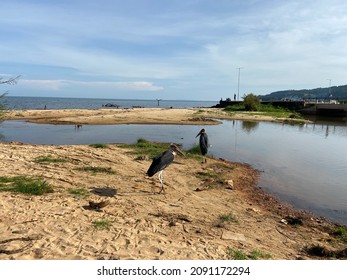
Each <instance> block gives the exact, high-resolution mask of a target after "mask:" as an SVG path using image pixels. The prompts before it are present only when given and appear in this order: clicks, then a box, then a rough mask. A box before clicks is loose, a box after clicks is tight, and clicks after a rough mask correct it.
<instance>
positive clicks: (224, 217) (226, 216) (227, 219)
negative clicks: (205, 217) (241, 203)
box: [218, 213, 238, 223]
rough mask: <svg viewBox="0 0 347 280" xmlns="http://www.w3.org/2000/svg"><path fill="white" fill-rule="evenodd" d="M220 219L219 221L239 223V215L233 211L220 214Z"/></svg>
mask: <svg viewBox="0 0 347 280" xmlns="http://www.w3.org/2000/svg"><path fill="white" fill-rule="evenodd" d="M218 219H219V221H221V222H223V223H225V222H227V223H230V222H233V223H237V222H238V220H237V217H236V216H235V215H234V214H233V213H228V214H222V215H219V217H218Z"/></svg>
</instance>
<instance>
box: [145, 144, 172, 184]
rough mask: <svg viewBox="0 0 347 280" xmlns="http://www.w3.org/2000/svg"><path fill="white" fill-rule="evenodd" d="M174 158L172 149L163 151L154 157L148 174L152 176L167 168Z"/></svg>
mask: <svg viewBox="0 0 347 280" xmlns="http://www.w3.org/2000/svg"><path fill="white" fill-rule="evenodd" d="M173 160H174V155H173V154H172V152H171V151H170V150H167V151H165V152H163V153H161V154H160V155H158V156H156V157H155V158H154V159H153V161H152V164H151V166H150V167H149V168H148V170H147V175H148V176H149V177H152V176H153V175H154V174H155V173H157V172H159V171H160V170H163V169H165V168H166V167H167V166H168V165H169V164H171V163H172V162H173Z"/></svg>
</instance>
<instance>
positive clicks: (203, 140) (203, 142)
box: [195, 128, 208, 163]
mask: <svg viewBox="0 0 347 280" xmlns="http://www.w3.org/2000/svg"><path fill="white" fill-rule="evenodd" d="M198 136H200V138H199V146H200V152H201V154H202V157H203V159H202V162H203V163H204V162H206V158H205V155H206V154H207V150H208V136H207V134H206V131H205V129H204V128H203V129H201V130H200V132H199V133H198V135H196V137H198ZM196 137H195V138H196Z"/></svg>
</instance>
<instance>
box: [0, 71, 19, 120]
mask: <svg viewBox="0 0 347 280" xmlns="http://www.w3.org/2000/svg"><path fill="white" fill-rule="evenodd" d="M19 78H20V76H17V77H14V78H9V79H4V78H2V77H0V85H3V84H7V85H15V84H16V83H17V82H18V79H19ZM6 94H7V92H5V93H3V94H1V95H0V120H1V119H2V118H3V117H4V114H5V113H4V107H5V106H4V104H3V102H2V100H1V99H2V98H3V97H4V96H5V95H6Z"/></svg>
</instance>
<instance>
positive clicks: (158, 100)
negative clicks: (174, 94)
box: [157, 99, 161, 107]
mask: <svg viewBox="0 0 347 280" xmlns="http://www.w3.org/2000/svg"><path fill="white" fill-rule="evenodd" d="M160 101H161V99H157V102H158V107H159V102H160Z"/></svg>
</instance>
